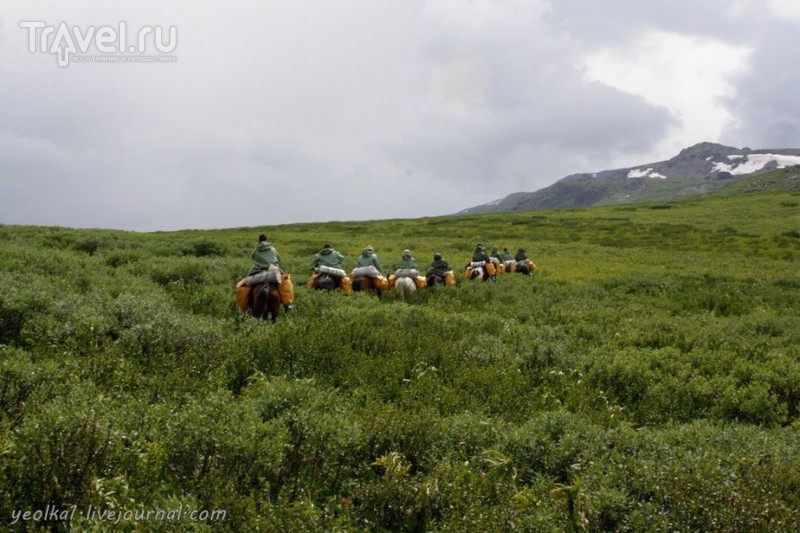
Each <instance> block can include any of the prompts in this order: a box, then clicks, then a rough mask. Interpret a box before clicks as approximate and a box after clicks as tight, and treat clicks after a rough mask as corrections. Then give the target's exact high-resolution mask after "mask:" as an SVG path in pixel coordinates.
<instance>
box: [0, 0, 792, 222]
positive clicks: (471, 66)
mask: <svg viewBox="0 0 800 533" xmlns="http://www.w3.org/2000/svg"><path fill="white" fill-rule="evenodd" d="M121 23H122V24H121ZM121 26H124V30H122V29H121ZM148 29H150V30H152V32H151V33H145V32H146V31H147V30H148ZM156 31H158V32H160V35H157V34H156ZM170 31H173V32H174V33H173V34H170ZM123 33H124V35H121V34H123ZM140 36H141V37H142V45H141V47H139V48H137V46H138V45H139V37H140ZM159 37H160V39H159ZM120 42H122V43H123V44H124V46H122V47H121V48H122V52H118V51H117V50H118V49H119V48H120V46H119V43H120ZM70 45H71V46H72V48H70ZM115 47H116V48H115ZM131 49H133V51H131ZM31 50H33V51H31ZM798 50H800V1H797V0H702V1H698V0H670V1H669V2H665V1H662V0H603V1H598V0H549V1H548V0H524V1H523V0H472V1H469V0H428V1H423V0H336V1H333V0H306V1H298V0H292V1H287V0H260V1H257V0H253V1H244V0H231V1H226V2H221V1H220V2H211V1H204V2H200V1H174V2H163V1H149V0H145V1H137V2H107V1H96V2H89V1H83V2H63V1H17V0H10V1H8V0H6V2H4V4H3V8H2V10H0V223H2V224H35V225H59V226H72V227H101V228H119V229H129V230H138V231H152V230H173V229H183V228H224V227H239V226H264V225H276V224H283V223H293V222H321V221H328V220H362V219H382V218H406V217H421V216H435V215H444V214H450V213H454V212H456V211H459V210H461V209H464V208H467V207H471V206H474V205H477V204H482V203H485V202H488V201H491V200H495V199H498V198H502V197H504V196H506V195H508V194H510V193H513V192H518V191H534V190H537V189H540V188H542V187H546V186H548V185H550V184H552V183H554V182H555V181H557V180H558V179H560V178H562V177H564V176H566V175H568V174H573V173H578V172H594V171H600V170H606V169H612V168H619V167H627V166H634V165H639V164H644V163H648V162H655V161H661V160H665V159H669V158H670V157H672V156H674V155H676V154H677V153H678V152H679V151H680V150H681V149H683V148H686V147H688V146H690V145H693V144H695V143H698V142H702V141H712V142H720V143H723V144H727V145H731V146H736V147H745V146H748V147H750V148H754V149H755V148H800V92H799V91H798V87H800V62H798V61H797V51H798ZM109 58H112V59H111V60H109ZM120 59H124V60H125V61H121V60H120ZM59 63H61V65H60V64H59Z"/></svg>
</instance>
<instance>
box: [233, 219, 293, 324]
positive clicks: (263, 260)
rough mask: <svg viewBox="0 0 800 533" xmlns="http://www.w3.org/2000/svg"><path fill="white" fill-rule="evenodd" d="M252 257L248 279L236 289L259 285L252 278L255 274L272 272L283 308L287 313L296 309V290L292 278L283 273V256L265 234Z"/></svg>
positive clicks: (243, 280)
mask: <svg viewBox="0 0 800 533" xmlns="http://www.w3.org/2000/svg"><path fill="white" fill-rule="evenodd" d="M251 257H252V258H253V266H252V267H251V268H250V272H249V273H248V275H247V277H245V278H244V279H242V280H241V281H239V283H237V284H236V288H237V289H241V288H242V287H245V286H247V287H249V286H250V285H254V284H255V283H257V282H256V281H255V280H254V279H253V278H252V276H253V275H255V274H258V273H260V272H272V273H274V280H273V281H272V283H274V284H277V285H278V290H279V292H280V297H281V303H282V304H283V308H284V309H285V310H287V311H291V310H292V309H294V288H293V286H292V280H291V276H290V275H289V274H283V273H282V271H281V256H280V255H279V254H278V250H276V249H275V247H274V246H272V243H271V242H269V241H268V240H267V236H266V235H264V234H263V233H262V234H261V235H259V236H258V245H256V249H255V250H253V253H252V255H251ZM270 275H273V274H270ZM260 281H261V280H260ZM245 292H246V291H242V298H244V294H245ZM240 307H241V305H240Z"/></svg>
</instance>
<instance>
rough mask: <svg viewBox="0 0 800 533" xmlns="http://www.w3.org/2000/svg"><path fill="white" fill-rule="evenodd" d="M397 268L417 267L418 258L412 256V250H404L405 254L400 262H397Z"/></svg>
mask: <svg viewBox="0 0 800 533" xmlns="http://www.w3.org/2000/svg"><path fill="white" fill-rule="evenodd" d="M397 268H402V269H404V270H405V269H409V268H417V260H416V259H414V258H413V257H412V256H411V251H409V250H403V255H402V256H401V257H400V262H399V263H397Z"/></svg>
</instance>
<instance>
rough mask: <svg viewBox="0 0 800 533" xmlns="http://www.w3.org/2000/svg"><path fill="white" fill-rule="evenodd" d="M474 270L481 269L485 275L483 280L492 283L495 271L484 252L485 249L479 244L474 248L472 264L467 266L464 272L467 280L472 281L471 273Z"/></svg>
mask: <svg viewBox="0 0 800 533" xmlns="http://www.w3.org/2000/svg"><path fill="white" fill-rule="evenodd" d="M476 268H483V270H484V272H485V273H486V276H485V278H486V279H491V280H492V281H494V279H495V274H496V273H497V271H496V269H495V266H494V264H493V263H492V260H491V258H490V257H489V254H488V253H487V252H486V248H484V246H483V245H482V244H480V243H479V244H478V245H477V246H475V251H474V252H473V253H472V262H471V263H469V264H467V267H466V272H465V276H466V278H467V279H472V271H473V270H474V269H476Z"/></svg>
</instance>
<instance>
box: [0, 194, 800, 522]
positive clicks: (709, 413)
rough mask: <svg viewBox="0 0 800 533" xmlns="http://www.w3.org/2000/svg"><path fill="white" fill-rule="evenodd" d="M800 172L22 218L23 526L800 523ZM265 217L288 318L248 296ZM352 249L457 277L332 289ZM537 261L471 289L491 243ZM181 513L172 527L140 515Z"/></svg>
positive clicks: (15, 317) (3, 307)
mask: <svg viewBox="0 0 800 533" xmlns="http://www.w3.org/2000/svg"><path fill="white" fill-rule="evenodd" d="M797 206H798V197H797V195H793V194H792V193H791V192H779V193H766V194H750V195H745V194H740V195H735V196H714V197H708V198H704V199H691V200H685V201H676V202H671V203H669V204H640V205H635V206H624V207H619V206H617V207H604V208H593V209H587V210H561V211H551V212H529V213H514V214H506V215H485V216H473V217H463V218H462V217H439V218H427V219H417V220H386V221H372V222H337V223H327V224H298V225H288V226H277V227H261V228H244V229H226V230H214V231H185V232H169V233H150V234H142V233H129V232H120V231H104V230H72V229H67V228H46V227H14V226H0V236H1V237H2V240H0V412H2V420H1V421H0V489H2V490H0V517H1V519H2V520H3V521H4V523H5V524H6V525H7V526H6V527H8V528H11V529H14V530H24V529H26V528H35V527H41V528H48V529H54V530H68V529H69V528H70V527H74V528H78V529H80V528H85V529H92V528H103V527H106V528H109V527H111V526H110V525H109V524H108V523H106V522H104V521H103V520H102V519H100V518H98V517H97V516H96V515H95V516H90V517H86V516H77V517H75V518H74V519H73V521H72V522H71V523H69V522H66V521H50V522H45V521H39V522H34V521H32V520H29V521H27V522H25V521H19V522H17V523H16V524H13V525H12V524H11V522H12V517H13V516H14V512H15V511H16V512H24V511H31V512H33V511H36V510H37V509H44V508H45V507H46V506H48V505H50V506H57V507H61V508H67V507H70V506H76V508H78V509H79V510H85V509H87V508H88V506H89V505H91V506H94V508H97V509H106V510H108V509H117V510H152V509H157V508H175V507H178V506H181V505H182V506H184V507H185V508H189V507H191V508H194V509H207V510H212V509H224V510H225V511H226V515H225V520H224V521H219V520H218V521H214V522H212V521H210V520H207V521H206V522H198V523H194V522H191V523H190V522H183V523H182V525H181V526H180V527H182V528H184V529H188V528H196V529H200V530H203V529H211V528H213V529H215V530H217V529H221V530H231V531H241V530H258V529H261V530H267V531H271V530H319V531H330V530H335V529H339V530H412V531H423V530H425V531H429V530H442V531H448V530H457V531H462V530H470V531H472V530H486V531H492V530H514V529H519V530H553V531H563V530H581V529H585V530H623V531H625V530H628V531H642V530H647V531H650V530H736V531H744V530H748V531H749V530H770V531H791V530H797V529H798V526H800V513H799V512H798V509H800V474H799V473H800V468H798V467H800V464H798V457H800V440H799V439H798V431H800V414H799V412H800V403H799V402H800V349H798V346H800V318H799V317H798V313H797V310H798V309H799V308H800V283H798V281H797V271H798V259H799V258H800V239H798V238H797V237H796V235H795V233H796V229H797V228H798V227H799V226H800V225H799V224H798V222H800V218H799V217H800V211H798V207H797ZM261 232H266V233H267V235H268V236H269V238H270V240H271V241H272V242H273V243H274V244H275V245H276V247H277V248H278V250H279V251H280V253H281V256H282V258H283V259H284V263H285V265H284V266H285V268H286V270H288V271H289V272H291V273H292V274H293V276H294V281H295V285H296V293H297V302H296V303H297V306H296V310H295V311H292V312H291V313H290V314H288V315H282V316H281V317H280V318H279V320H278V322H277V323H275V324H269V323H266V322H262V321H257V320H255V319H253V318H251V317H249V316H247V315H245V314H242V313H240V312H238V311H236V310H235V308H234V305H233V293H234V290H233V286H234V284H235V282H236V281H237V280H238V279H240V278H241V277H242V276H243V275H244V274H245V273H246V272H247V270H248V269H249V267H250V260H249V253H250V250H251V249H252V247H253V246H254V245H255V237H256V236H257V235H258V234H259V233H261ZM324 242H331V243H333V245H334V247H335V248H337V249H338V250H340V251H341V252H342V253H344V254H345V255H346V256H347V264H346V266H347V267H348V268H351V267H353V266H354V265H355V259H356V257H357V255H358V253H360V251H361V249H363V247H364V246H366V245H367V244H372V245H373V246H374V247H375V249H376V250H377V253H378V254H379V256H380V257H381V259H382V261H383V263H384V265H387V268H389V266H391V265H392V264H393V263H394V262H396V261H397V259H398V258H399V256H400V254H401V252H402V250H403V249H405V248H410V249H411V250H412V252H413V253H414V255H415V256H416V257H417V259H418V262H419V263H420V265H421V266H424V264H425V263H427V262H428V261H430V259H431V258H432V256H433V253H434V252H437V251H439V252H442V253H443V254H444V256H445V258H446V259H447V260H449V261H450V262H451V264H452V265H453V266H454V267H455V269H456V272H457V275H458V277H459V285H458V286H457V287H442V288H436V289H434V290H430V291H421V292H419V293H418V294H415V295H414V297H413V298H411V299H408V300H406V301H401V300H400V299H398V298H396V297H395V296H394V295H393V294H391V293H389V294H387V295H385V297H384V298H382V299H380V300H379V299H377V298H375V297H373V296H369V295H362V294H355V295H353V296H351V297H344V296H342V295H341V294H338V293H330V294H329V293H307V292H306V291H305V290H304V288H303V286H304V283H305V280H306V278H307V276H308V268H309V263H310V260H311V256H312V255H313V254H314V253H315V252H316V251H317V250H318V249H319V248H320V247H321V245H322V243H324ZM478 242H481V243H483V244H486V245H490V246H491V245H493V244H497V245H499V246H501V247H502V246H507V247H508V248H509V249H511V250H512V251H513V250H515V249H516V248H517V247H520V246H522V247H524V248H526V249H527V250H528V251H529V253H530V254H531V255H532V257H533V259H534V261H535V262H536V263H537V264H538V265H539V271H538V272H537V273H536V274H535V275H534V276H532V277H525V276H519V275H505V276H500V277H499V278H498V280H497V281H496V282H494V283H477V282H466V281H465V280H464V279H463V277H462V276H461V267H462V266H463V265H464V264H465V263H466V262H467V261H468V260H469V258H470V256H471V251H472V249H473V248H474V246H475V244H476V243H478ZM123 526H124V527H125V528H127V529H128V530H137V528H139V529H156V530H158V529H159V528H160V529H161V530H169V528H170V527H173V526H175V524H169V523H167V522H163V521H162V522H158V521H153V522H148V523H143V522H139V523H132V522H127V523H123Z"/></svg>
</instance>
